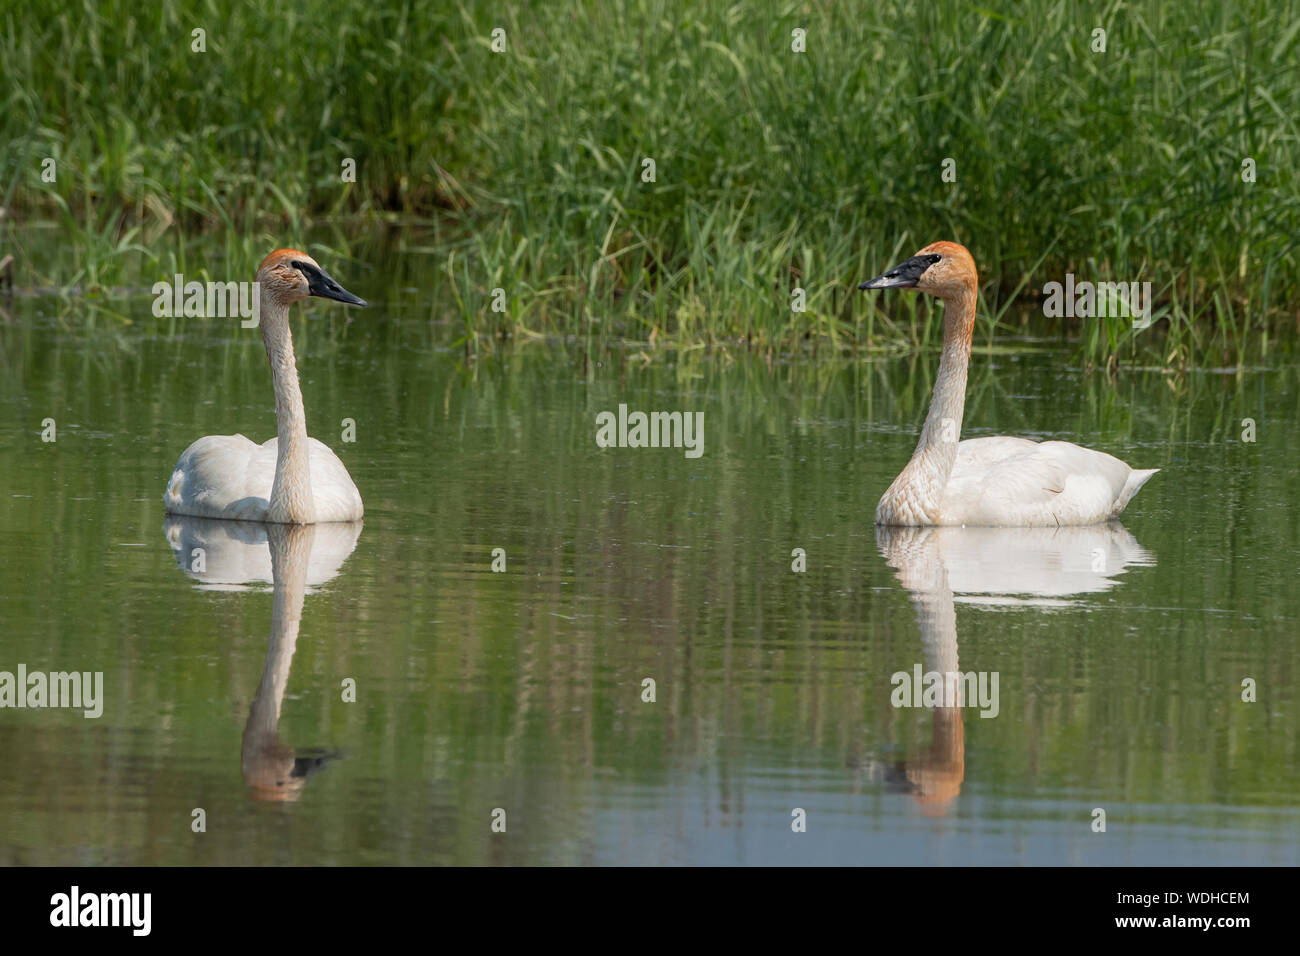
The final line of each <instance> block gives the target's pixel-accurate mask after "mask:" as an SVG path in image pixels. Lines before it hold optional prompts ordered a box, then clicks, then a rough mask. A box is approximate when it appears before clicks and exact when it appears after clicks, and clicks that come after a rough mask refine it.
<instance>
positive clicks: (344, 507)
mask: <svg viewBox="0 0 1300 956" xmlns="http://www.w3.org/2000/svg"><path fill="white" fill-rule="evenodd" d="M257 282H258V286H259V289H260V292H259V296H260V299H259V301H260V306H259V308H260V325H261V329H262V341H263V342H264V343H265V344H266V355H267V358H268V359H270V362H271V382H272V384H273V385H274V387H275V420H276V430H277V432H278V436H277V437H276V438H272V439H270V440H269V441H267V442H264V443H263V444H261V445H257V444H254V443H253V442H251V441H249V440H248V439H247V438H245V437H244V436H243V435H208V436H207V437H206V438H200V439H199V440H198V441H196V442H195V443H194V444H192V445H190V447H189V448H187V449H185V452H184V454H182V455H181V457H180V460H179V461H178V462H176V469H175V470H174V471H173V472H172V477H171V480H170V481H168V482H167V491H166V493H165V494H164V495H163V504H164V505H165V506H166V508H167V513H168V514H172V515H193V516H195V517H199V518H225V519H233V520H238V521H270V522H275V523H277V524H312V523H314V522H323V521H356V520H358V519H359V518H360V517H361V514H362V508H361V494H360V493H359V492H358V491H357V486H356V485H354V484H353V483H352V478H351V476H350V475H349V474H348V470H347V468H345V467H344V466H343V462H341V461H339V459H338V456H337V455H335V454H334V452H332V451H330V449H329V446H328V445H325V444H323V443H322V442H319V441H317V440H316V439H315V438H308V437H307V419H306V416H305V415H304V413H303V408H302V391H301V390H300V389H299V387H298V368H297V366H296V365H295V364H294V355H293V336H292V335H291V334H290V331H289V306H290V305H291V304H293V303H294V302H297V301H299V300H301V299H305V298H307V297H308V296H313V295H314V296H320V297H321V298H325V299H334V300H336V301H338V302H346V303H348V304H349V305H361V306H364V305H365V304H366V303H365V302H364V301H362V300H361V299H358V298H357V297H356V296H355V295H353V294H352V293H351V292H348V291H347V290H345V289H344V288H343V287H342V286H340V285H339V284H338V283H337V282H335V281H334V280H333V279H332V278H331V277H330V276H329V275H328V274H327V273H326V272H325V270H324V269H322V268H321V267H320V266H319V265H318V264H317V263H316V260H314V259H312V258H311V256H309V255H307V254H305V253H302V252H299V251H298V250H296V249H277V250H276V251H275V252H273V253H271V254H270V255H269V256H267V257H266V258H265V259H263V260H262V264H261V265H260V266H258V269H257Z"/></svg>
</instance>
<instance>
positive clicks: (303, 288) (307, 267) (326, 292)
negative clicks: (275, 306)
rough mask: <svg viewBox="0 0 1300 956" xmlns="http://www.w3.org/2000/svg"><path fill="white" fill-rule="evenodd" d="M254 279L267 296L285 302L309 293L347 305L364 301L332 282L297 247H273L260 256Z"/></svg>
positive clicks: (306, 295) (304, 296) (298, 299)
mask: <svg viewBox="0 0 1300 956" xmlns="http://www.w3.org/2000/svg"><path fill="white" fill-rule="evenodd" d="M257 281H258V282H259V283H260V284H261V286H262V288H263V289H264V290H266V292H267V294H268V295H270V296H271V297H272V298H274V299H276V300H278V301H280V302H282V303H284V304H285V305H288V304H289V303H291V302H298V301H300V300H302V299H306V298H308V297H309V296H318V297H320V298H322V299H333V300H334V301H336V302H346V303H347V304H348V305H360V306H364V305H365V304H366V301H365V299H360V298H358V297H357V296H355V295H353V294H352V293H351V292H349V291H348V290H347V289H345V288H343V286H341V285H339V284H338V283H337V282H335V281H334V278H333V276H331V275H330V274H329V273H328V272H326V271H325V270H324V269H322V268H321V267H320V264H319V263H318V262H317V261H316V260H315V259H313V258H312V257H311V256H309V255H307V253H305V252H300V251H298V250H297V249H276V250H275V252H273V253H271V254H270V255H269V256H267V257H266V258H265V259H263V260H262V264H261V265H260V266H258V267H257Z"/></svg>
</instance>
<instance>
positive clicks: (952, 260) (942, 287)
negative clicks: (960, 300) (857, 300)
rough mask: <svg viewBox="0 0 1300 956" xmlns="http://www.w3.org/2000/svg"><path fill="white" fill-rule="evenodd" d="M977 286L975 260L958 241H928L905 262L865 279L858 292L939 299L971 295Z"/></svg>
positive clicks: (977, 277) (977, 278) (977, 276)
mask: <svg viewBox="0 0 1300 956" xmlns="http://www.w3.org/2000/svg"><path fill="white" fill-rule="evenodd" d="M978 286H979V273H977V272H976V271H975V260H974V258H972V256H971V254H970V252H969V251H967V249H966V247H965V246H963V245H962V244H961V243H958V242H932V243H930V244H929V245H928V246H926V247H925V248H924V249H922V250H921V251H919V252H918V253H917V254H916V255H914V256H912V258H910V259H908V260H907V261H906V262H901V263H899V264H898V265H896V266H894V268H892V269H890V270H889V271H888V272H886V273H884V274H883V275H879V276H876V278H874V279H868V280H867V281H866V282H864V283H862V284H861V285H860V286H858V288H859V289H916V290H917V291H918V292H928V293H929V294H930V295H933V296H937V297H939V298H940V299H952V298H956V297H957V296H959V295H962V294H964V293H968V292H973V291H975V289H976V288H977V287H978Z"/></svg>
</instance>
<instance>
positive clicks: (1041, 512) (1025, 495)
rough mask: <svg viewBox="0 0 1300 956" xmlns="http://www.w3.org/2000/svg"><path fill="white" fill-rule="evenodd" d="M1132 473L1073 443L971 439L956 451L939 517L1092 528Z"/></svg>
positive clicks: (970, 521)
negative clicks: (971, 446) (969, 446)
mask: <svg viewBox="0 0 1300 956" xmlns="http://www.w3.org/2000/svg"><path fill="white" fill-rule="evenodd" d="M995 442H996V443H998V444H996V445H995V444H993V443H995ZM968 444H969V445H973V446H977V447H973V448H971V449H969V450H967V449H965V448H964V447H963V446H965V445H968ZM1129 471H1130V469H1129V466H1128V465H1126V464H1124V462H1122V461H1120V460H1119V459H1118V458H1115V457H1112V456H1111V455H1107V454H1106V453H1105V452H1099V451H1092V450H1091V449H1088V448H1080V447H1079V446H1078V445H1074V444H1071V443H1069V442H1058V441H1048V442H1042V443H1038V442H1032V441H1028V440H1027V439H1015V438H1013V439H1004V438H997V439H974V440H972V441H971V442H962V443H961V444H959V445H958V447H957V461H956V463H955V464H954V466H953V471H952V475H951V476H950V477H949V479H948V484H947V486H946V487H945V488H944V499H943V500H944V504H943V509H942V511H943V515H944V518H945V520H946V521H950V522H951V523H956V524H970V525H1010V524H1018V525H1023V526H1032V525H1053V524H1062V525H1077V524H1090V523H1092V522H1095V521H1101V520H1104V519H1106V518H1108V517H1110V515H1111V514H1112V512H1113V509H1114V506H1115V503H1116V501H1117V499H1118V498H1119V496H1120V494H1121V493H1122V492H1123V490H1124V486H1125V483H1126V482H1127V480H1128V475H1129ZM950 516H951V517H950Z"/></svg>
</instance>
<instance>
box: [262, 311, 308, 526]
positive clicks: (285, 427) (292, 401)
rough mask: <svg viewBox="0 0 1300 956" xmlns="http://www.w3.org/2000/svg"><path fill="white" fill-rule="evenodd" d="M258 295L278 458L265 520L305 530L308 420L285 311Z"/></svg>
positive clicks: (306, 522)
mask: <svg viewBox="0 0 1300 956" xmlns="http://www.w3.org/2000/svg"><path fill="white" fill-rule="evenodd" d="M263 290H264V291H263V292H262V306H261V309H262V312H261V325H262V341H263V342H264V343H266V357H267V358H268V359H269V360H270V362H271V383H272V385H273V386H274V388H275V423H276V434H277V437H278V439H279V440H278V442H277V444H278V446H279V448H278V452H277V454H276V459H275V480H274V481H273V482H272V484H271V501H270V504H269V506H268V507H267V509H266V520H267V521H275V522H278V523H281V524H310V523H311V522H312V521H314V520H315V513H316V505H315V502H314V501H313V500H312V494H311V470H310V468H309V466H308V459H307V415H306V413H305V412H304V411H303V407H302V389H301V388H299V387H298V366H297V364H296V363H295V361H294V355H293V335H292V333H290V331H289V306H288V305H286V304H284V303H282V302H279V301H278V300H276V299H273V298H271V297H270V296H268V295H267V294H266V292H265V286H263Z"/></svg>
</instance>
